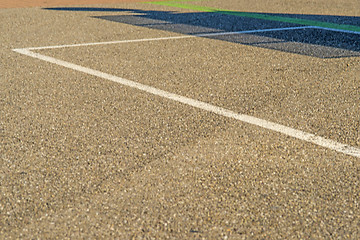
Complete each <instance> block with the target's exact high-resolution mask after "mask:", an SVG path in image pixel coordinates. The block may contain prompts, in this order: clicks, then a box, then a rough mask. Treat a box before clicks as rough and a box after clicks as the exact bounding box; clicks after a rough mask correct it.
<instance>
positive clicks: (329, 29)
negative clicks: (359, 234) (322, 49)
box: [312, 26, 360, 34]
mask: <svg viewBox="0 0 360 240" xmlns="http://www.w3.org/2000/svg"><path fill="white" fill-rule="evenodd" d="M312 28H315V29H321V30H328V31H334V32H342V33H352V34H360V32H355V31H350V30H342V29H335V28H326V27H316V26H314V27H312Z"/></svg>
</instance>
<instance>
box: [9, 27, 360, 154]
mask: <svg viewBox="0 0 360 240" xmlns="http://www.w3.org/2000/svg"><path fill="white" fill-rule="evenodd" d="M301 28H304V27H301ZM254 31H257V32H259V31H270V30H269V29H267V30H254ZM254 31H244V32H241V33H245V32H254ZM276 31H279V29H276ZM239 33H240V32H236V33H212V35H214V34H217V35H222V34H223V35H225V34H239ZM204 35H206V36H210V34H201V35H190V36H172V37H160V38H146V39H134V40H122V41H111V42H98V43H84V44H72V45H57V46H45V47H30V48H17V49H12V50H13V51H14V52H17V53H20V54H23V55H26V56H29V57H32V58H36V59H39V60H42V61H45V62H49V63H52V64H56V65H59V66H62V67H65V68H68V69H72V70H75V71H79V72H82V73H85V74H89V75H92V76H95V77H99V78H103V79H107V80H110V81H113V82H116V83H120V84H122V85H124V86H127V87H131V88H134V89H138V90H141V91H144V92H147V93H150V94H153V95H156V96H159V97H162V98H165V99H169V100H172V101H175V102H179V103H182V104H185V105H188V106H192V107H195V108H198V109H201V110H204V111H208V112H212V113H215V114H218V115H220V116H223V117H227V118H232V119H236V120H239V121H241V122H244V123H248V124H251V125H255V126H258V127H261V128H264V129H267V130H271V131H275V132H278V133H281V134H284V135H286V136H290V137H293V138H296V139H299V140H302V141H306V142H309V143H313V144H315V145H318V146H321V147H324V148H327V149H331V150H334V151H337V152H339V153H343V154H346V155H349V156H353V157H357V158H360V148H357V147H353V146H350V145H347V144H343V143H339V142H336V141H333V140H330V139H326V138H323V137H320V136H317V135H315V134H312V133H308V132H304V131H301V130H297V129H294V128H291V127H288V126H285V125H281V124H278V123H274V122H270V121H267V120H264V119H260V118H256V117H253V116H250V115H245V114H240V113H236V112H234V111H231V110H228V109H225V108H222V107H218V106H215V105H212V104H209V103H206V102H202V101H199V100H196V99H192V98H188V97H184V96H181V95H178V94H175V93H171V92H167V91H164V90H161V89H158V88H154V87H152V86H149V85H145V84H141V83H138V82H135V81H131V80H128V79H125V78H121V77H118V76H115V75H111V74H108V73H104V72H101V71H98V70H94V69H91V68H87V67H83V66H80V65H77V64H74V63H71V62H67V61H63V60H60V59H57V58H53V57H49V56H46V55H43V54H40V53H36V52H32V51H33V50H41V49H54V48H63V47H79V46H92V45H104V44H117V43H131V42H147V41H160V40H175V39H184V38H191V37H199V36H200V37H203V36H204Z"/></svg>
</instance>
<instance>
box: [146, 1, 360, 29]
mask: <svg viewBox="0 0 360 240" xmlns="http://www.w3.org/2000/svg"><path fill="white" fill-rule="evenodd" d="M185 1H191V0H185ZM148 3H151V4H156V5H162V6H169V7H177V8H183V9H187V10H195V11H200V12H212V13H221V14H226V15H233V16H239V17H248V18H255V19H262V20H270V21H277V22H285V23H293V24H300V25H305V26H316V27H324V28H332V29H337V30H345V31H353V32H360V27H359V26H354V25H346V24H336V23H328V22H321V21H314V20H307V19H300V18H290V17H280V16H272V15H267V14H261V13H248V12H237V11H232V10H226V9H218V8H209V7H203V6H197V5H190V4H182V3H179V1H164V2H148Z"/></svg>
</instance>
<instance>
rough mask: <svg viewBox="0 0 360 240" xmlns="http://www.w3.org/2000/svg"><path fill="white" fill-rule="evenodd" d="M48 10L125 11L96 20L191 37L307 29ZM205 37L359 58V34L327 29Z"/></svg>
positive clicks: (210, 17)
mask: <svg viewBox="0 0 360 240" xmlns="http://www.w3.org/2000/svg"><path fill="white" fill-rule="evenodd" d="M45 9H47V10H58V11H90V12H91V11H92V12H122V13H126V14H122V15H107V16H94V18H98V19H103V20H108V21H113V22H119V23H124V24H130V25H133V26H139V27H146V28H151V29H158V30H163V31H170V32H176V33H181V34H189V35H198V34H207V33H221V32H238V31H248V30H258V29H276V28H289V27H290V28H291V27H302V26H304V25H300V24H293V23H287V22H279V21H273V20H264V19H255V18H251V17H242V16H233V15H227V14H221V13H215V12H214V13H211V12H195V13H194V12H191V13H182V12H171V11H144V10H137V9H121V8H74V7H64V8H45ZM262 14H266V15H268V16H278V17H287V18H297V19H306V20H313V21H321V22H327V23H335V24H347V25H353V26H360V17H347V16H326V15H300V14H270V13H262ZM206 38H211V39H218V40H223V41H228V42H233V43H240V44H245V45H251V46H256V47H262V48H268V49H273V50H279V51H284V52H290V53H296V54H302V55H308V56H314V57H319V58H338V57H353V56H360V34H355V33H345V32H336V31H332V30H325V29H316V28H306V29H296V30H282V31H268V32H256V33H251V34H250V33H247V34H231V35H218V36H206Z"/></svg>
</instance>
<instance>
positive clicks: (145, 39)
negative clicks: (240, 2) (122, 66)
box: [24, 26, 317, 50]
mask: <svg viewBox="0 0 360 240" xmlns="http://www.w3.org/2000/svg"><path fill="white" fill-rule="evenodd" d="M309 28H317V27H312V26H304V27H287V28H270V29H261V30H247V31H238V32H216V33H202V34H194V35H181V36H172V37H159V38H143V39H132V40H119V41H109V42H94V43H79V44H65V45H55V46H45V47H29V48H24V49H28V50H44V49H55V48H67V47H86V46H95V45H108V44H118V43H134V42H145V41H160V40H170V39H173V40H175V39H183V38H195V37H212V36H223V35H236V34H251V33H260V32H276V31H286V30H299V29H309Z"/></svg>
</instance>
